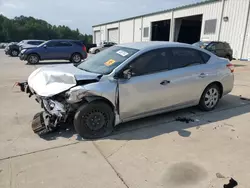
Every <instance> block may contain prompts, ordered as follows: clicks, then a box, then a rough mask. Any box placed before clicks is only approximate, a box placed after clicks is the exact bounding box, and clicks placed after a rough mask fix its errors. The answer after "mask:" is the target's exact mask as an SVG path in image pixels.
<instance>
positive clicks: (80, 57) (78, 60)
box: [70, 53, 82, 63]
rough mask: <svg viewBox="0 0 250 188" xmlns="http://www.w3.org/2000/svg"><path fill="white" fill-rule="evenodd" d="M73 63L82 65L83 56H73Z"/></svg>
mask: <svg viewBox="0 0 250 188" xmlns="http://www.w3.org/2000/svg"><path fill="white" fill-rule="evenodd" d="M70 60H71V62H72V63H80V62H81V60H82V56H81V54H79V53H75V54H73V55H72V56H71V59H70Z"/></svg>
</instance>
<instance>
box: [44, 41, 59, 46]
mask: <svg viewBox="0 0 250 188" xmlns="http://www.w3.org/2000/svg"><path fill="white" fill-rule="evenodd" d="M56 44H57V42H54V41H50V42H48V43H47V44H46V45H47V47H55V46H56Z"/></svg>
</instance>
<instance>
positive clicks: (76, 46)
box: [19, 40, 87, 64]
mask: <svg viewBox="0 0 250 188" xmlns="http://www.w3.org/2000/svg"><path fill="white" fill-rule="evenodd" d="M19 57H20V59H21V60H24V61H28V63H30V64H37V63H39V61H42V60H70V61H71V62H73V63H80V62H81V60H83V59H85V58H86V57H87V52H86V47H85V46H84V44H83V43H82V42H81V41H78V40H50V41H47V42H44V43H42V44H41V45H39V46H38V47H36V48H32V49H24V50H22V51H21V53H20V55H19Z"/></svg>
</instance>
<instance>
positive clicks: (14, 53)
mask: <svg viewBox="0 0 250 188" xmlns="http://www.w3.org/2000/svg"><path fill="white" fill-rule="evenodd" d="M18 54H19V51H18V50H11V52H10V55H11V56H12V57H17V56H18Z"/></svg>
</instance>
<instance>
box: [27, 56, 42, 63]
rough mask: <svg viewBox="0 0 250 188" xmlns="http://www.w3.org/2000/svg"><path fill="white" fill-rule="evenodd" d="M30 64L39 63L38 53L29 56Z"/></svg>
mask: <svg viewBox="0 0 250 188" xmlns="http://www.w3.org/2000/svg"><path fill="white" fill-rule="evenodd" d="M27 60H28V63H29V64H37V63H39V57H38V55H36V54H31V55H29V56H28V58H27Z"/></svg>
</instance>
